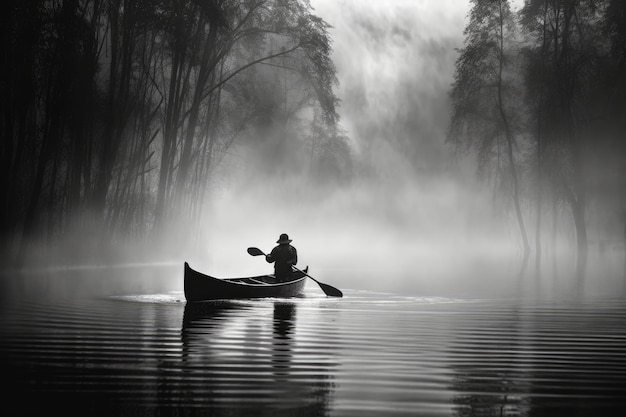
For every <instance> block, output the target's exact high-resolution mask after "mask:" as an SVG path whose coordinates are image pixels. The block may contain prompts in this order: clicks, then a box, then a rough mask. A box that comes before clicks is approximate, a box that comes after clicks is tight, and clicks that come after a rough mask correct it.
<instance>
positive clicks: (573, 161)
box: [448, 0, 626, 272]
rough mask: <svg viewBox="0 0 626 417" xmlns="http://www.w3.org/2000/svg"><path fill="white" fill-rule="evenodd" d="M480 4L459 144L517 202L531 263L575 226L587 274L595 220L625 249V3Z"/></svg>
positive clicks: (531, 0) (454, 137) (464, 77)
mask: <svg viewBox="0 0 626 417" xmlns="http://www.w3.org/2000/svg"><path fill="white" fill-rule="evenodd" d="M471 3H472V8H471V11H470V15H469V23H468V25H467V27H466V29H465V32H464V34H465V45H464V47H463V48H462V49H461V50H460V51H459V52H460V55H459V58H458V60H457V63H456V72H455V81H454V84H453V88H452V91H451V98H452V101H453V115H452V120H451V124H450V131H449V136H448V140H449V142H450V143H451V144H452V145H453V146H454V148H455V149H456V150H459V151H471V152H474V153H475V155H476V156H477V159H478V161H479V167H480V172H481V173H482V174H484V175H485V176H486V178H488V179H489V180H490V181H491V182H492V184H493V189H494V195H496V196H499V195H505V196H507V197H506V198H507V199H508V201H510V202H511V204H510V206H509V207H510V208H511V212H513V213H515V219H516V223H517V224H518V226H519V232H520V240H521V242H522V247H523V248H524V249H523V251H524V255H525V259H527V258H528V256H529V254H530V253H531V251H532V247H533V245H532V241H533V237H534V248H535V253H536V257H537V265H539V262H540V259H541V254H542V246H541V244H542V236H543V235H545V233H544V234H542V232H543V231H545V230H546V229H548V230H551V232H550V235H551V236H552V240H551V242H554V241H555V239H554V237H555V236H556V234H557V228H558V227H563V225H571V226H572V230H574V231H575V236H576V237H575V239H576V247H577V254H578V256H577V259H578V262H577V266H578V271H579V272H582V271H584V268H585V264H586V260H587V253H588V246H589V241H590V237H589V233H588V231H589V223H590V221H592V220H591V219H595V220H593V221H595V226H597V227H594V230H602V228H604V231H605V232H607V231H608V232H612V235H613V236H618V237H620V236H621V239H623V238H624V232H623V231H624V227H625V225H624V222H626V140H625V139H626V136H625V135H626V2H624V1H623V0H526V1H525V3H524V6H523V7H522V8H521V10H519V11H517V12H514V11H512V10H511V7H510V4H509V1H508V0H472V2H471ZM560 213H567V214H568V215H569V216H568V219H571V221H567V222H566V221H559V214H560ZM590 214H593V216H591V215H590ZM598 223H604V224H600V225H598ZM531 230H534V232H533V233H531ZM616 230H617V232H615V231H616Z"/></svg>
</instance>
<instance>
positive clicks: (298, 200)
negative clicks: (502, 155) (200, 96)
mask: <svg viewBox="0 0 626 417" xmlns="http://www.w3.org/2000/svg"><path fill="white" fill-rule="evenodd" d="M521 3H522V1H517V2H513V4H514V7H519V6H520V5H521ZM311 4H312V6H313V7H314V10H315V12H316V13H317V14H318V15H319V16H320V17H321V18H323V19H324V20H326V21H327V22H328V23H329V24H330V25H331V26H332V28H331V29H330V35H331V38H332V40H333V51H334V52H333V60H334V62H335V65H336V69H337V76H338V80H339V84H338V85H337V90H336V93H337V96H338V98H339V99H340V107H339V108H338V113H339V115H340V118H341V119H340V125H341V127H342V128H343V129H345V132H346V136H347V137H348V139H349V145H350V152H351V157H352V164H353V175H352V176H351V178H350V179H349V180H348V181H337V182H330V183H329V182H325V183H323V184H320V183H319V182H318V181H317V178H316V176H315V174H312V173H311V172H310V170H308V169H307V165H306V163H303V161H306V160H307V156H306V155H304V156H303V155H298V154H296V153H294V154H287V156H286V157H285V156H284V157H283V158H282V159H281V158H276V157H275V155H274V157H272V158H267V153H266V152H265V151H262V150H260V148H259V147H256V148H255V147H254V146H252V147H251V146H250V141H251V140H254V139H255V138H254V137H252V138H250V137H249V138H248V142H247V143H246V142H245V141H240V142H237V143H235V144H234V146H233V148H232V149H230V151H229V153H228V154H227V155H225V157H224V158H223V159H222V160H221V161H220V165H219V166H218V168H217V170H216V171H215V173H214V176H213V180H212V182H211V184H209V185H208V186H209V187H210V193H209V195H208V196H207V200H206V202H205V204H204V206H203V210H204V211H203V213H202V222H201V223H200V224H197V225H193V226H192V227H193V228H194V229H196V230H197V233H196V234H195V235H194V236H193V237H189V236H187V235H184V234H183V235H179V234H176V233H175V232H172V235H171V239H169V240H167V241H166V244H165V245H159V248H158V252H156V251H155V252H154V253H152V254H150V253H148V255H146V253H145V252H150V250H152V248H151V247H150V248H147V249H144V250H143V251H142V252H144V253H142V254H141V255H140V256H136V255H137V253H136V252H128V253H126V254H125V256H124V257H125V259H124V260H123V262H130V263H133V262H141V261H142V260H146V261H147V262H152V261H158V262H164V263H167V264H170V265H171V264H174V265H175V264H179V265H181V269H180V272H181V276H173V277H171V279H172V280H178V282H179V284H180V286H181V287H182V262H183V261H188V262H190V264H191V265H192V266H193V267H194V268H196V269H198V270H201V271H203V272H205V273H207V274H210V275H214V276H218V277H227V276H240V275H250V274H260V273H266V272H270V271H271V270H272V267H271V265H270V264H267V263H266V262H265V261H264V260H263V259H262V258H261V257H251V256H249V255H248V254H247V253H246V248H247V247H249V246H256V247H259V248H261V249H262V250H264V251H266V252H268V251H270V250H271V248H272V247H273V246H274V245H275V242H276V240H277V239H278V236H279V235H280V234H281V233H288V234H289V236H290V237H291V238H292V239H293V245H294V246H295V247H296V248H297V249H298V252H299V263H298V265H299V266H300V267H304V266H305V265H308V266H309V267H310V270H309V272H310V273H311V274H312V275H313V276H314V277H316V278H317V279H319V280H320V281H323V282H327V283H329V284H331V285H334V286H337V287H339V288H349V289H366V290H376V291H389V292H398V293H404V294H422V295H424V294H427V295H438V294H459V295H462V294H463V295H464V294H470V295H477V294H485V293H492V294H511V293H515V292H516V291H518V290H519V289H520V288H521V287H526V286H528V285H531V286H532V287H534V289H535V290H536V289H537V288H539V290H540V291H543V290H549V292H551V293H555V292H558V291H559V289H558V288H559V286H561V285H564V286H565V287H567V286H568V285H574V284H576V285H580V283H576V282H574V280H573V278H572V277H573V275H574V274H573V266H574V263H575V261H574V258H573V255H572V254H573V253H575V236H573V233H574V232H573V227H572V220H571V219H570V218H569V217H568V216H563V218H561V219H559V221H560V222H561V226H562V227H561V229H560V231H559V233H558V235H557V236H556V239H558V244H557V245H555V248H556V250H551V251H546V252H545V253H544V254H543V260H544V264H545V265H544V271H545V272H546V275H548V274H550V276H551V277H550V279H544V280H543V281H541V282H540V281H536V280H535V279H534V278H531V276H533V277H534V275H535V271H534V265H533V262H534V261H533V260H532V259H531V262H530V263H529V264H527V265H526V268H525V269H522V265H521V258H522V252H523V248H522V242H521V239H520V236H519V230H518V226H517V224H516V221H515V218H514V215H513V213H512V210H507V209H506V207H504V206H503V203H502V202H501V201H499V200H497V199H494V196H493V190H492V189H491V185H490V184H489V183H488V182H485V181H482V180H481V179H479V178H478V177H477V176H476V163H475V161H474V160H473V159H472V157H471V156H464V157H458V156H455V155H453V153H452V151H451V149H450V148H449V147H448V145H447V144H446V143H445V139H446V132H447V128H448V124H449V120H450V102H449V98H448V94H449V91H450V87H451V83H452V81H453V74H454V68H455V67H454V64H455V61H456V59H457V57H458V55H457V51H456V48H460V47H462V46H463V29H464V27H465V25H466V24H467V21H466V17H467V13H468V12H469V10H470V3H469V1H460V0H437V1H433V0H421V1H416V0H393V1H361V0H341V1H339V0H313V1H311ZM259 146H262V144H261V145H259ZM268 165H272V169H267V168H268ZM526 213H527V216H528V220H527V222H528V225H529V226H528V227H529V234H530V235H534V232H533V231H532V227H533V226H532V222H533V221H534V220H533V219H532V217H531V216H532V215H531V213H532V210H530V209H529V207H526ZM186 222H187V219H186V218H185V217H184V216H181V217H180V218H178V219H176V220H173V221H172V222H171V224H169V225H167V229H169V230H172V231H175V230H177V229H179V228H178V226H179V225H181V224H183V225H185V226H188V225H187V224H186ZM180 229H181V230H186V229H187V227H182V228H180ZM565 231H568V232H565ZM546 236H547V235H546ZM618 236H619V234H618ZM533 238H534V237H533ZM67 239H68V240H73V241H75V243H74V246H76V247H78V246H80V245H81V244H82V242H83V240H82V238H81V237H76V236H69V237H68V238H67ZM532 244H533V243H532V242H531V245H532ZM620 245H621V246H620ZM148 246H150V245H148ZM51 252H53V250H52V251H51ZM594 254H595V255H593V256H592V257H591V258H590V263H589V266H590V269H591V270H592V271H593V273H592V275H593V276H594V281H593V284H592V286H593V288H595V289H596V290H601V291H604V292H606V293H611V292H612V291H620V292H621V291H623V290H624V260H623V242H621V243H619V244H618V245H617V246H610V247H609V249H608V250H607V251H604V252H603V253H602V256H600V255H599V254H598V252H597V251H596V252H594ZM66 258H67V256H66ZM155 258H156V259H155ZM90 262H92V260H84V261H83V262H80V261H77V262H75V263H77V264H80V263H83V264H85V263H90ZM102 262H106V260H98V261H97V262H96V263H98V264H100V263H102ZM559 277H560V278H559ZM537 283H539V284H537ZM584 285H587V284H584Z"/></svg>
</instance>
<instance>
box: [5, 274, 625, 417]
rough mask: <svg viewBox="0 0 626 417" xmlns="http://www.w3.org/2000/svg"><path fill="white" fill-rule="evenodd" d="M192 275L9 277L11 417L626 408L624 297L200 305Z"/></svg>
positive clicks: (537, 412) (313, 295)
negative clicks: (187, 285)
mask: <svg viewBox="0 0 626 417" xmlns="http://www.w3.org/2000/svg"><path fill="white" fill-rule="evenodd" d="M165 270H167V268H165ZM129 271H132V272H129ZM180 272H181V268H175V269H172V270H170V271H169V272H167V273H165V274H161V275H160V276H157V275H156V274H154V271H153V270H151V269H149V268H141V267H136V268H131V269H130V270H124V271H114V272H111V271H110V270H105V271H100V270H97V269H96V270H93V271H85V270H79V271H72V270H65V271H63V270H62V271H56V272H50V271H48V272H46V273H33V274H27V275H19V276H8V277H7V276H4V277H2V278H3V279H4V282H5V288H4V290H3V297H2V306H3V307H2V309H1V316H0V320H1V321H0V336H1V342H0V353H1V356H2V359H1V360H2V369H3V377H4V378H3V379H4V381H5V388H4V394H5V396H4V398H5V399H4V402H3V403H4V408H5V412H3V414H4V415H33V416H34V415H37V416H40V415H45V414H56V413H61V414H62V415H66V416H67V415H92V416H265V415H267V416H270V415H271V416H561V415H562V416H572V415H577V416H592V415H593V416H596V415H616V414H617V413H618V412H619V413H620V414H621V413H622V411H623V410H624V407H626V326H624V324H625V323H626V321H625V320H626V301H624V300H623V299H620V298H591V299H587V298H577V299H572V300H558V299H550V300H540V299H537V298H535V299H523V300H520V299H514V298H492V299H490V298H483V299H480V298H452V297H413V296H401V295H397V294H389V293H380V292H373V291H358V290H353V289H352V290H351V289H344V288H342V290H343V291H344V295H345V296H344V298H343V299H333V298H327V297H325V296H324V294H323V293H322V292H321V291H320V290H319V288H318V287H317V285H316V284H315V283H313V282H310V283H309V285H308V286H307V288H306V291H305V295H304V297H302V298H296V299H265V300H248V301H229V302H209V303H200V304H199V305H192V304H189V305H187V304H186V303H185V301H184V297H183V294H182V293H181V292H180V291H179V290H177V289H174V290H167V289H164V288H166V287H167V286H168V285H167V284H168V283H169V284H171V283H172V277H180ZM146 277H149V278H151V279H146ZM175 281H176V280H174V282H175ZM170 286H172V285H170ZM173 286H174V287H177V285H173ZM41 288H43V289H44V291H43V292H41V293H39V291H37V289H41Z"/></svg>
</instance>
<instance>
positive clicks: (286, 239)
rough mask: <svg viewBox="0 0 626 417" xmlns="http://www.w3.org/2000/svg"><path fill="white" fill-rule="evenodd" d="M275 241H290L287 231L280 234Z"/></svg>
mask: <svg viewBox="0 0 626 417" xmlns="http://www.w3.org/2000/svg"><path fill="white" fill-rule="evenodd" d="M276 243H279V244H282V243H291V239H289V236H287V233H283V234H282V235H280V238H279V239H278V240H277V241H276Z"/></svg>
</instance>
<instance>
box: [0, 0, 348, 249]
mask: <svg viewBox="0 0 626 417" xmlns="http://www.w3.org/2000/svg"><path fill="white" fill-rule="evenodd" d="M0 7H1V8H2V13H1V15H2V20H3V21H2V25H1V27H2V29H1V30H2V32H3V33H2V36H1V42H2V44H1V46H0V49H1V50H2V57H3V65H2V76H1V79H2V91H3V94H2V99H1V100H2V101H1V104H0V106H1V108H2V111H1V113H2V118H1V122H0V123H1V127H0V129H1V131H2V136H3V139H2V150H1V158H2V163H1V165H2V169H3V173H2V175H1V185H0V192H1V193H2V199H1V200H2V205H1V208H0V225H1V226H0V233H1V235H2V243H3V247H4V251H5V253H7V254H8V255H9V258H10V259H20V258H22V257H23V256H24V254H25V253H27V252H28V250H29V247H30V246H32V245H35V244H36V245H37V246H38V247H39V249H38V250H43V251H44V252H45V248H46V247H50V246H54V245H65V244H70V246H71V245H74V246H75V249H76V250H79V249H80V250H81V251H84V253H88V252H89V251H90V250H92V251H96V252H100V253H102V251H103V250H106V248H107V247H109V246H112V245H114V244H115V242H119V241H125V240H134V241H144V242H148V241H155V240H156V241H158V240H159V239H163V238H165V237H171V234H172V233H184V234H189V236H190V238H191V239H192V240H193V238H194V235H193V232H194V228H190V230H172V229H173V227H168V226H167V225H168V224H169V223H170V220H171V219H176V218H181V217H183V218H185V219H186V220H187V221H186V223H187V224H194V223H197V222H198V221H200V218H201V216H202V211H203V210H202V207H203V204H204V202H205V200H206V193H207V190H208V189H209V187H210V186H211V184H213V183H214V181H213V177H214V176H215V171H216V167H217V166H218V165H219V163H220V161H221V160H222V158H224V156H225V155H226V154H227V153H229V152H231V150H232V148H233V147H235V146H242V145H245V146H247V147H248V148H249V149H252V150H253V151H254V152H258V153H261V154H263V157H269V158H283V157H285V155H281V152H282V153H285V152H287V151H286V150H285V149H287V150H289V149H293V150H294V151H291V152H290V154H295V153H299V154H300V158H302V159H303V160H304V162H307V164H306V166H307V168H308V169H311V170H315V169H320V170H323V171H324V172H326V173H330V174H329V175H331V176H336V177H341V176H345V175H347V174H348V173H347V172H344V171H346V167H348V166H349V159H348V158H349V154H348V149H347V147H346V143H345V137H343V136H342V132H341V130H340V129H339V125H338V116H337V112H336V106H337V98H336V97H335V94H334V92H333V87H334V85H335V84H336V82H337V79H336V74H335V68H334V65H333V62H332V61H331V59H330V52H331V47H330V38H329V35H328V25H327V24H326V23H325V22H324V21H323V20H322V19H320V18H318V17H316V16H315V15H314V14H312V10H311V7H310V5H309V3H308V2H307V1H300V0H237V1H235V0H194V1H186V0H162V1H153V0H150V1H135V0H65V1H49V0H28V1H22V0H15V1H7V2H3V3H2V5H1V6H0ZM268 165H270V164H268ZM178 226H179V224H178V223H177V225H176V227H178ZM64 236H71V240H72V241H73V243H69V242H64V241H63V239H64ZM195 238H197V236H195ZM41 242H44V243H43V244H42V243H41ZM78 253H80V252H78Z"/></svg>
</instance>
